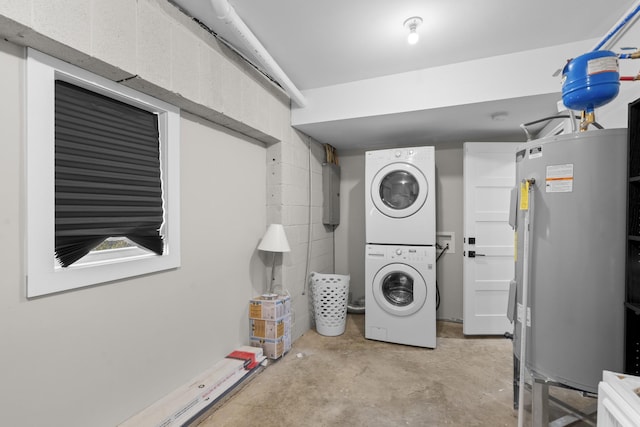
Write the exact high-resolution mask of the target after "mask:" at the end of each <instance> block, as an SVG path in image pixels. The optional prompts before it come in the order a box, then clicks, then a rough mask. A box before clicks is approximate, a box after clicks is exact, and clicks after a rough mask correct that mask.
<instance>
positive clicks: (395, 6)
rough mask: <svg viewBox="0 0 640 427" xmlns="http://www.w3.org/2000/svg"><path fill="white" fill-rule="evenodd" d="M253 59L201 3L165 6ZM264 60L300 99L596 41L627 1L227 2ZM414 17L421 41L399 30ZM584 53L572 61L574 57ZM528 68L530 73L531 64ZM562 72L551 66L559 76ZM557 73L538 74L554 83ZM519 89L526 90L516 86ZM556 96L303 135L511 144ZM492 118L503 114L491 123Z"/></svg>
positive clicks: (369, 142)
mask: <svg viewBox="0 0 640 427" xmlns="http://www.w3.org/2000/svg"><path fill="white" fill-rule="evenodd" d="M172 1H173V2H174V3H176V4H177V5H178V6H179V7H181V8H182V9H183V10H184V11H185V12H186V13H187V14H189V15H191V16H194V17H195V18H197V19H198V20H199V21H201V22H202V23H204V24H205V25H206V26H208V27H209V28H210V29H211V30H213V31H214V32H215V33H217V34H218V35H219V36H220V37H222V38H224V39H225V40H227V41H228V42H229V43H230V44H232V45H233V46H235V47H236V48H237V49H239V50H240V51H242V52H243V54H244V55H245V56H246V57H247V58H249V59H250V60H253V59H254V57H253V55H252V53H251V51H249V50H247V49H246V48H244V47H243V45H242V43H241V42H240V41H239V40H238V39H237V38H236V36H235V35H234V34H233V33H232V32H230V31H229V28H228V26H225V25H224V23H223V21H221V20H219V19H217V18H216V16H215V14H214V12H213V7H212V6H211V3H210V1H209V0H172ZM229 3H230V4H231V6H232V7H233V8H234V9H235V11H236V12H237V14H238V15H239V16H240V18H241V19H242V20H243V21H244V23H245V24H246V25H247V26H248V27H249V28H250V30H251V31H252V32H253V34H254V35H255V36H256V37H257V39H258V40H260V42H261V43H262V45H263V46H264V47H265V48H266V50H267V51H268V52H269V54H270V55H271V56H272V57H273V58H274V60H275V61H276V62H277V63H278V65H279V66H280V68H282V70H283V71H284V72H285V73H286V74H287V76H288V77H289V78H290V80H291V81H292V82H293V84H295V86H296V87H297V88H298V89H299V90H300V91H302V93H303V94H304V91H305V90H309V89H317V88H322V87H326V86H331V85H336V84H344V83H350V82H355V81H358V80H363V79H370V78H375V77H380V76H388V75H394V74H399V73H404V72H408V71H414V70H423V69H427V68H431V67H438V66H443V65H447V64H455V63H460V62H464V61H471V60H476V59H480V58H487V57H493V56H498V55H504V54H510V53H515V52H521V51H526V50H531V49H538V48H544V47H549V46H555V45H560V44H565V43H570V42H577V41H583V40H590V39H595V40H599V39H601V38H602V37H603V36H604V35H605V34H606V33H607V32H608V31H609V30H610V29H611V28H612V27H613V26H614V25H615V24H616V22H618V20H619V19H620V18H621V17H623V16H624V15H625V14H626V13H627V12H628V11H629V10H630V8H631V7H632V6H633V5H634V3H635V0H609V1H606V2H604V1H602V0H562V1H557V0H538V1H524V0H519V1H514V0H393V1H390V0H348V1H346V0H323V1H311V0H271V1H265V0H229ZM411 16H420V17H422V18H423V20H424V22H423V24H422V25H421V26H420V27H419V34H420V41H419V42H418V43H417V44H416V45H409V44H408V43H407V42H406V37H407V30H406V29H405V28H404V27H403V22H404V21H405V20H406V19H407V18H408V17H411ZM582 53H584V52H576V56H577V55H579V54H582ZM533 66H535V64H533ZM562 66H563V64H558V68H560V67H562ZM555 71H556V70H555V69H540V70H539V72H540V73H548V74H552V73H554V72H555ZM523 84H525V83H523ZM558 100H560V77H558V93H557V94H545V95H537V96H531V97H522V98H511V99H506V100H503V101H493V102H487V103H477V104H469V105H460V106H453V107H443V108H437V109H430V110H426V111H412V112H408V113H398V114H385V115H381V116H374V117H359V118H354V119H350V120H340V121H333V122H328V123H314V124H309V125H306V126H304V127H302V129H301V130H303V131H304V132H305V133H308V134H310V135H311V136H313V137H314V138H316V139H318V140H319V141H320V142H323V143H329V144H332V145H334V146H335V147H337V148H338V149H361V148H373V147H382V146H402V145H405V146H406V145H415V144H422V143H427V144H434V143H439V142H450V141H468V140H476V141H488V140H517V141H522V140H524V139H525V135H524V133H523V132H522V130H521V129H520V128H519V125H520V124H521V123H524V122H528V121H532V120H536V119H539V118H541V117H544V116H546V115H551V114H554V113H555V112H556V108H557V107H556V103H557V101H558ZM491 112H504V113H506V117H505V120H502V121H497V120H491V118H490V113H491Z"/></svg>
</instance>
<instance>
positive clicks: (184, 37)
mask: <svg viewBox="0 0 640 427" xmlns="http://www.w3.org/2000/svg"><path fill="white" fill-rule="evenodd" d="M0 35H1V36H3V37H5V38H6V39H7V40H9V41H10V42H12V43H16V44H18V45H24V46H30V47H33V48H35V49H37V50H40V51H42V52H44V53H47V54H49V55H52V56H54V57H57V58H59V59H62V60H65V61H67V62H70V63H72V64H74V65H77V66H79V67H81V68H85V69H87V70H89V71H92V72H94V73H97V74H99V75H102V76H103V77H106V78H109V79H112V80H124V79H127V81H125V82H124V83H123V84H126V85H128V86H130V87H133V88H135V89H137V90H140V91H142V92H145V93H148V94H149V95H152V96H155V97H158V98H160V99H163V100H165V101H167V102H169V103H172V104H174V105H177V106H178V107H180V108H181V109H183V110H185V111H188V112H191V113H193V114H196V115H198V116H201V117H204V118H205V119H207V120H210V121H213V122H215V123H217V124H220V125H222V126H226V127H228V128H230V129H232V130H235V131H238V132H240V133H243V134H245V135H248V136H250V137H252V138H255V139H258V140H260V141H262V142H264V143H266V144H267V156H266V159H265V161H266V162H267V176H266V177H265V178H266V179H265V191H266V192H267V206H266V211H267V221H268V222H269V223H271V222H277V223H282V224H284V225H285V230H286V232H287V234H288V237H289V240H290V244H291V246H292V252H290V253H288V254H285V256H284V260H283V265H282V267H281V268H279V269H277V271H276V283H282V285H283V287H285V288H287V289H288V290H289V291H290V292H291V294H292V297H293V307H294V310H295V312H296V321H295V326H294V331H293V337H294V339H295V338H297V337H298V336H300V335H301V334H302V333H304V332H305V331H306V330H307V329H308V328H309V325H310V324H311V323H310V320H311V319H310V316H309V312H308V307H309V300H308V294H307V293H306V292H305V287H306V277H305V275H306V274H307V270H309V271H322V272H331V271H332V268H333V255H332V254H329V252H328V251H330V247H331V245H330V244H329V243H328V242H329V241H331V239H330V238H329V236H330V235H331V231H330V230H327V229H326V228H325V227H324V226H322V224H321V221H322V210H321V206H322V189H321V181H322V177H321V164H322V162H323V161H324V150H323V147H322V146H321V144H319V143H317V142H316V141H314V140H313V139H311V138H310V137H308V136H306V135H304V134H301V133H299V132H298V131H295V130H294V129H292V128H291V124H290V115H291V111H290V106H289V99H288V97H287V96H286V95H285V94H284V93H283V92H282V90H281V89H280V88H277V87H275V86H274V85H273V84H272V83H271V82H270V81H268V80H267V79H265V78H264V77H263V76H262V75H260V74H259V73H258V72H257V71H256V70H255V69H254V68H253V67H251V66H250V65H248V64H246V63H245V62H244V61H242V60H241V59H240V58H239V57H238V56H237V55H236V54H235V53H233V52H232V51H231V50H230V49H228V48H227V47H226V46H224V45H222V44H221V43H220V42H219V41H217V40H216V39H215V38H214V37H213V36H212V35H211V34H210V33H209V32H208V31H206V30H205V29H203V28H202V27H200V26H199V25H198V24H197V23H195V22H194V21H193V20H192V19H191V18H190V17H188V16H186V15H184V14H183V13H182V12H181V11H179V10H178V9H177V8H176V7H175V6H173V5H172V4H170V3H169V2H167V1H165V0H137V1H131V0H57V1H55V2H51V1H50V0H0ZM212 143H214V142H213V141H212ZM309 150H311V174H312V177H311V179H312V188H311V200H312V206H311V213H312V225H311V231H312V239H311V242H310V243H309V242H308V232H309V220H308V218H309V209H310V208H309V205H308V204H309V154H310V153H309ZM308 244H311V257H310V258H309V260H307V258H308V257H307V245H308ZM307 265H308V268H307Z"/></svg>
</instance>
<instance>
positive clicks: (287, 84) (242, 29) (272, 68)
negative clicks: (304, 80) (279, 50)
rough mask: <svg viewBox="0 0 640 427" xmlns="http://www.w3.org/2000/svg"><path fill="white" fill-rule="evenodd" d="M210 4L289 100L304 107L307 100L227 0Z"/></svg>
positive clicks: (218, 0) (217, 15)
mask: <svg viewBox="0 0 640 427" xmlns="http://www.w3.org/2000/svg"><path fill="white" fill-rule="evenodd" d="M211 5H212V6H213V10H214V12H215V14H216V17H217V18H218V19H220V20H221V21H223V22H224V23H225V24H226V25H229V26H230V27H231V29H232V30H233V32H234V33H235V34H236V36H238V38H239V39H240V40H241V41H242V43H243V44H244V47H245V48H247V49H248V50H249V51H251V53H252V54H253V55H255V56H256V58H257V59H258V61H259V62H260V65H262V66H263V67H264V68H265V70H266V71H267V72H268V73H269V74H270V75H271V77H273V78H274V79H275V80H277V81H278V82H279V83H280V84H281V85H282V87H283V88H284V90H285V91H286V92H287V94H288V95H289V97H290V98H291V100H292V101H293V102H295V104H296V105H297V106H298V107H300V108H303V107H305V106H306V105H307V101H306V100H305V99H304V96H303V95H302V93H301V92H300V91H299V90H298V88H297V87H296V86H295V85H294V84H293V82H292V81H291V80H290V79H289V77H288V76H287V75H286V74H285V72H284V71H282V68H280V66H279V65H278V64H277V63H276V61H275V60H274V59H273V58H272V57H271V55H270V54H269V52H267V50H266V49H265V48H264V46H262V43H260V41H259V40H258V39H257V38H256V36H255V35H253V33H252V32H251V30H250V29H249V27H247V25H246V24H245V23H244V21H242V19H241V18H240V17H239V16H238V14H237V13H236V11H235V9H234V8H233V6H231V5H230V4H229V2H228V1H227V0H211Z"/></svg>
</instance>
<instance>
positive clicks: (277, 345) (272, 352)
mask: <svg viewBox="0 0 640 427" xmlns="http://www.w3.org/2000/svg"><path fill="white" fill-rule="evenodd" d="M250 343H251V346H252V347H260V348H262V351H263V353H264V355H265V356H266V357H268V358H269V359H278V358H280V357H282V355H284V354H285V353H287V352H288V351H289V350H291V334H288V335H285V336H282V337H280V338H277V339H268V338H257V337H252V338H251V339H250Z"/></svg>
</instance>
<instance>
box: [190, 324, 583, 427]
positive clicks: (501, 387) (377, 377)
mask: <svg viewBox="0 0 640 427" xmlns="http://www.w3.org/2000/svg"><path fill="white" fill-rule="evenodd" d="M437 329H438V339H437V348H436V349H434V350H432V349H424V348H417V347H410V346H404V345H397V344H390V343H384V342H378V341H371V340H367V339H365V338H364V315H361V314H349V315H348V317H347V328H346V332H345V333H344V334H343V335H341V336H338V337H325V336H322V335H319V334H318V333H317V332H316V331H315V330H310V331H308V332H307V333H306V334H304V335H303V336H302V337H300V338H299V339H298V340H297V341H296V342H295V343H294V345H293V348H292V350H291V351H290V352H289V353H288V354H286V355H285V356H284V357H283V358H281V359H280V360H278V361H275V362H272V363H270V364H269V366H268V367H267V368H266V369H265V370H264V371H262V372H261V373H259V374H257V375H255V376H254V378H253V379H251V380H250V381H248V382H247V384H245V385H243V386H241V389H240V391H238V392H237V393H234V394H233V395H232V396H231V397H230V398H228V399H227V400H225V401H224V402H223V403H221V404H219V405H216V407H214V408H213V409H212V410H211V411H210V412H209V413H208V414H207V415H205V416H203V417H201V418H200V420H202V421H201V422H200V424H199V426H200V427H212V426H216V427H223V426H233V427H242V426H257V425H260V426H278V427H280V426H367V427H376V426H445V425H450V426H514V425H517V420H518V413H517V410H514V409H513V385H512V375H513V373H512V365H513V360H512V344H511V341H509V340H507V339H505V338H502V337H481V338H465V337H464V335H463V334H462V325H461V324H458V323H452V322H438V328H437ZM572 393H574V394H575V393H576V392H572ZM527 394H528V393H527ZM552 394H553V393H552ZM577 399H578V400H580V399H579V398H577ZM582 399H585V398H582ZM525 400H527V399H525ZM529 400H530V398H529ZM588 400H589V401H590V402H587V403H586V404H589V403H592V402H591V401H594V399H591V398H589V399H588ZM527 407H528V408H529V409H530V404H528V403H527V404H526V405H525V408H527ZM552 416H553V417H555V416H556V415H555V414H552ZM552 419H555V418H552ZM525 425H530V420H529V419H528V418H527V424H525ZM572 425H574V426H578V425H587V424H583V423H582V422H580V423H577V424H572Z"/></svg>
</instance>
